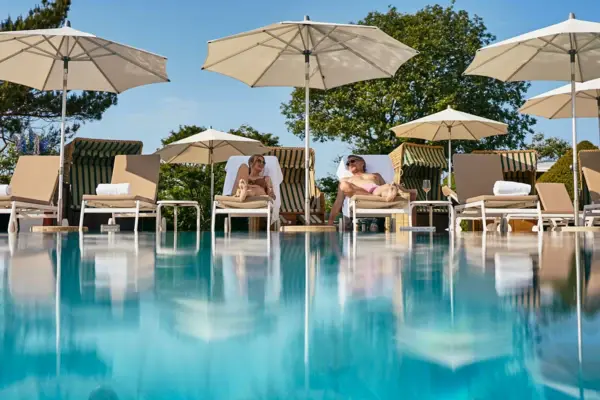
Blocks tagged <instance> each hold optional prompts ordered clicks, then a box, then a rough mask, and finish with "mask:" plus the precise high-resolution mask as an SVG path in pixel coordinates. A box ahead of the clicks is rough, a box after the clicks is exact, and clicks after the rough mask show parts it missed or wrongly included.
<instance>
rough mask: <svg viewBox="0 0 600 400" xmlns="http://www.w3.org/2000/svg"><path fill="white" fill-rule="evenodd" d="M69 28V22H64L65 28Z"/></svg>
mask: <svg viewBox="0 0 600 400" xmlns="http://www.w3.org/2000/svg"><path fill="white" fill-rule="evenodd" d="M70 27H71V21H69V20H66V21H65V28H70Z"/></svg>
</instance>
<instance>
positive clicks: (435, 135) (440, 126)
mask: <svg viewBox="0 0 600 400" xmlns="http://www.w3.org/2000/svg"><path fill="white" fill-rule="evenodd" d="M441 128H442V124H438V127H437V129H436V130H435V133H434V134H433V137H432V138H431V141H432V142H435V138H436V137H437V135H438V133H440V129H441Z"/></svg>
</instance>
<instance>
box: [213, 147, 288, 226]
mask: <svg viewBox="0 0 600 400" xmlns="http://www.w3.org/2000/svg"><path fill="white" fill-rule="evenodd" d="M249 158H250V157H248V156H233V157H230V158H229V160H228V161H227V164H226V165H225V172H226V174H227V175H226V177H225V184H224V186H223V195H222V196H215V199H214V201H213V207H212V221H211V232H213V233H214V232H215V220H216V216H217V215H219V214H224V215H227V216H228V217H229V218H228V219H227V224H228V225H227V226H228V228H229V229H228V230H229V232H231V218H232V217H266V218H267V227H268V229H267V232H268V231H270V227H271V224H272V222H278V221H279V208H280V206H281V191H280V185H281V182H282V181H283V174H282V173H281V168H280V167H279V162H278V161H277V157H274V156H264V158H265V164H266V165H265V175H266V176H269V177H270V178H271V182H272V184H273V190H274V191H275V200H273V199H271V198H270V197H269V196H253V197H247V198H246V199H245V200H244V201H241V200H240V198H239V197H237V196H233V195H232V194H235V188H234V187H233V186H234V184H235V179H236V177H237V172H238V170H239V168H240V166H241V165H242V164H247V163H248V159H249Z"/></svg>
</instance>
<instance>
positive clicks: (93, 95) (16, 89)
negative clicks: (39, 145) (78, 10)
mask: <svg viewBox="0 0 600 400" xmlns="http://www.w3.org/2000/svg"><path fill="white" fill-rule="evenodd" d="M70 6H71V0H56V1H54V2H51V1H48V0H42V1H41V2H40V4H39V5H38V6H35V7H34V8H32V9H31V10H29V12H28V13H27V14H26V15H25V16H19V17H17V18H14V19H13V18H11V17H8V18H7V19H5V20H4V21H2V22H0V30H1V31H12V30H26V29H48V28H57V27H60V26H61V25H63V24H64V22H65V20H66V18H67V13H68V11H69V8H70ZM115 104H117V96H116V95H114V94H111V93H100V92H79V93H73V92H71V93H69V96H68V99H67V126H66V132H67V135H69V136H72V135H74V134H75V133H76V132H77V130H78V129H79V128H80V127H81V125H82V124H83V123H85V122H88V121H94V120H100V119H101V118H102V114H103V113H104V112H105V111H106V110H107V109H108V108H109V107H110V106H112V105H115ZM61 107H62V93H61V92H41V91H38V90H35V89H31V88H29V87H26V86H22V85H17V84H13V83H10V82H1V83H0V154H1V157H0V175H1V176H6V175H8V174H11V173H12V169H13V168H14V163H15V161H16V154H17V153H18V149H16V148H15V143H16V142H17V141H18V140H19V138H21V137H23V136H26V135H28V134H29V133H30V132H31V131H35V133H36V134H37V135H39V136H40V137H41V138H43V139H44V140H46V141H47V142H48V143H52V144H54V146H53V147H49V148H47V151H46V152H53V151H54V152H55V151H56V150H57V148H56V143H59V141H58V140H56V138H57V137H58V136H59V135H60V126H59V122H60V118H61Z"/></svg>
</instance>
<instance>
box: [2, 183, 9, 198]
mask: <svg viewBox="0 0 600 400" xmlns="http://www.w3.org/2000/svg"><path fill="white" fill-rule="evenodd" d="M10 194H11V191H10V185H0V196H10Z"/></svg>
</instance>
